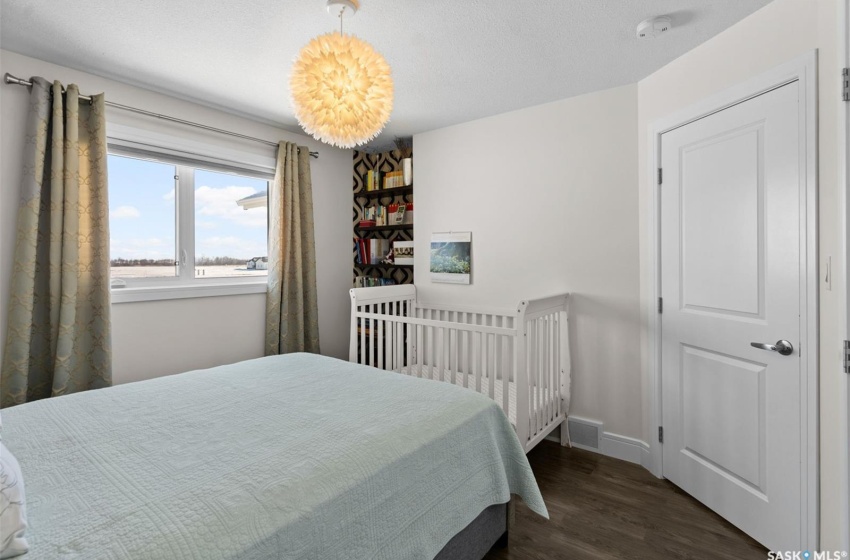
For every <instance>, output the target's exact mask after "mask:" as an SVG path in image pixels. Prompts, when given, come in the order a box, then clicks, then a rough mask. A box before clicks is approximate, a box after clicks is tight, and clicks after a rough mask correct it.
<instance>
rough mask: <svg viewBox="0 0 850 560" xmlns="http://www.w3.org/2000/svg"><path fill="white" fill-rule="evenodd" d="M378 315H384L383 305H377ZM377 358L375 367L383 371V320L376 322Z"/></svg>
mask: <svg viewBox="0 0 850 560" xmlns="http://www.w3.org/2000/svg"><path fill="white" fill-rule="evenodd" d="M378 313H379V314H381V315H383V314H384V313H386V310H385V306H384V304H383V303H381V304H378ZM377 334H378V356H377V361H376V363H377V367H378V369H384V320H383V319H381V320H379V321H378V333H377Z"/></svg>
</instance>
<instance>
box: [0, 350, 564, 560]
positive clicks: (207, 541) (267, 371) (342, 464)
mask: <svg viewBox="0 0 850 560" xmlns="http://www.w3.org/2000/svg"><path fill="white" fill-rule="evenodd" d="M3 441H4V442H5V444H6V445H7V447H8V448H9V449H10V450H11V451H12V453H14V454H15V455H16V456H17V458H18V461H19V462H20V464H21V469H22V471H23V475H24V482H25V484H26V493H27V513H28V516H29V529H28V531H27V539H28V540H29V543H30V552H29V553H28V554H27V555H26V556H23V557H22V559H23V560H29V559H36V558H37V559H39V560H40V559H52V558H61V559H63V560H64V559H86V560H96V559H110V560H117V559H134V560H135V559H197V560H214V559H239V560H260V559H264V560H269V559H275V560H277V559H289V558H299V559H302V558H303V559H310V560H331V559H346V560H355V559H359V558H375V559H386V560H401V559H407V558H422V559H430V558H433V556H434V555H436V553H437V552H439V550H440V549H441V548H442V547H443V546H444V545H445V544H446V542H448V540H449V539H450V538H451V537H452V536H453V535H454V534H455V533H457V532H458V531H460V530H461V529H462V528H463V527H465V526H466V525H467V524H469V523H470V522H471V521H472V520H473V519H474V518H475V517H476V516H477V515H478V514H479V513H480V512H481V511H482V510H483V509H484V508H486V507H487V506H490V505H492V504H496V503H504V502H507V501H508V500H509V498H510V494H518V495H519V496H521V497H522V498H523V499H524V500H525V502H526V503H527V504H528V505H529V506H530V507H531V509H532V510H534V511H536V512H537V513H539V514H540V515H543V516H547V512H546V507H545V505H544V504H543V500H542V498H541V496H540V492H539V490H538V488H537V484H536V482H535V480H534V476H533V474H532V472H531V468H530V467H529V465H528V462H527V460H526V458H525V454H524V453H523V451H522V448H521V447H520V444H519V442H518V440H517V438H516V435H515V434H514V431H513V429H512V428H511V425H510V423H509V422H508V420H507V418H505V415H504V414H503V413H502V411H501V409H500V408H499V407H498V406H497V405H496V404H495V403H494V402H492V401H491V400H490V399H488V398H487V397H485V396H482V395H479V394H477V393H475V392H473V391H471V390H468V389H463V388H460V387H456V386H454V385H451V384H449V383H439V382H434V381H428V380H423V379H417V378H413V377H408V376H405V375H400V374H394V373H387V372H383V371H378V370H376V369H373V368H368V367H364V366H360V365H357V364H351V363H348V362H343V361H340V360H335V359H332V358H326V357H321V356H314V355H310V354H290V355H286V356H274V357H269V358H260V359H257V360H250V361H246V362H241V363H238V364H233V365H229V366H222V367H217V368H212V369H208V370H202V371H193V372H189V373H185V374H181V375H174V376H169V377H163V378H159V379H155V380H151V381H145V382H141V383H132V384H128V385H120V386H117V387H112V388H109V389H100V390H96V391H89V392H86V393H79V394H75V395H70V396H65V397H58V398H53V399H47V400H43V401H37V402H33V403H30V404H25V405H21V406H17V407H13V408H9V409H5V410H3Z"/></svg>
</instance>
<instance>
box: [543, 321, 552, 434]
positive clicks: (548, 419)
mask: <svg viewBox="0 0 850 560" xmlns="http://www.w3.org/2000/svg"><path fill="white" fill-rule="evenodd" d="M551 396H552V316H551V315H547V316H546V392H545V393H544V394H543V399H544V401H543V402H545V403H546V409H545V410H546V425H547V426H548V425H549V423H550V422H551V421H552V399H551V398H550V397H551Z"/></svg>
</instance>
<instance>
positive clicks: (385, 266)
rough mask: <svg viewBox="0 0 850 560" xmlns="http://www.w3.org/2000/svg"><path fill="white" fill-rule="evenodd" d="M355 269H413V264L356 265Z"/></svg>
mask: <svg viewBox="0 0 850 560" xmlns="http://www.w3.org/2000/svg"><path fill="white" fill-rule="evenodd" d="M354 268H363V269H369V268H372V269H377V270H392V269H394V268H413V265H412V264H359V263H354Z"/></svg>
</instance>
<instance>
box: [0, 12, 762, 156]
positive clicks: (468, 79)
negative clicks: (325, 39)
mask: <svg viewBox="0 0 850 560" xmlns="http://www.w3.org/2000/svg"><path fill="white" fill-rule="evenodd" d="M769 2H770V0H516V1H514V2H508V1H506V0H424V1H416V2H415V1H413V0H361V10H360V12H359V13H358V14H357V15H356V17H354V18H353V19H350V20H348V21H347V22H346V32H351V33H354V34H355V35H358V36H359V37H361V38H362V39H365V40H367V41H369V42H371V43H372V44H373V46H374V47H375V48H376V49H377V50H378V51H379V52H381V53H382V54H383V55H384V56H385V57H386V59H387V60H388V61H389V63H390V65H391V66H392V68H393V76H394V79H395V108H394V111H393V115H392V120H391V122H390V124H389V125H388V127H387V129H386V130H385V131H384V133H383V134H382V135H381V137H379V138H378V139H377V140H376V142H375V143H373V145H372V147H373V148H380V147H383V146H385V145H386V144H387V143H388V142H389V141H390V140H391V139H392V136H394V135H405V136H406V135H411V134H414V133H419V132H424V131H427V130H432V129H435V128H440V127H443V126H448V125H452V124H456V123H460V122H466V121H470V120H473V119H476V118H481V117H485V116H489V115H494V114H498V113H503V112H506V111H511V110H514V109H519V108H522V107H529V106H532V105H538V104H540V103H545V102H548V101H554V100H557V99H563V98H566V97H570V96H574V95H579V94H582V93H587V92H590V91H596V90H601V89H606V88H610V87H614V86H619V85H624V84H628V83H632V82H636V81H637V80H639V79H641V78H643V77H645V76H647V75H648V74H650V73H652V72H653V71H655V70H656V69H658V68H660V67H661V66H663V65H665V64H666V63H668V62H670V61H671V60H673V59H675V58H677V57H679V56H680V55H682V54H684V53H685V52H687V51H688V50H690V49H692V48H694V47H695V46H697V45H699V44H700V43H702V42H704V41H705V40H707V39H708V38H710V37H712V36H714V35H716V34H717V33H719V32H720V31H722V30H723V29H726V28H727V27H729V26H731V25H732V24H734V23H735V22H736V21H738V20H740V19H742V18H743V17H745V16H747V15H749V14H750V13H752V12H754V11H756V10H757V9H759V8H760V7H762V6H764V5H765V4H767V3H769ZM324 5H325V2H324V0H74V1H57V0H0V10H2V11H0V15H2V18H1V19H2V25H0V46H2V48H4V49H8V50H11V51H14V52H18V53H21V54H24V55H28V56H32V57H35V58H39V59H42V60H46V61H49V62H53V63H56V64H60V65H63V66H68V67H71V68H76V69H78V70H83V71H86V72H90V73H92V74H98V75H101V76H104V77H108V78H113V79H116V80H120V81H123V82H127V83H131V84H135V85H139V86H142V87H145V88H148V89H153V90H156V91H160V92H163V93H168V94H171V95H175V96H178V97H182V98H186V99H191V100H195V101H199V102H201V103H203V104H205V105H210V106H213V107H219V108H224V109H225V110H228V111H231V112H233V113H236V114H241V115H245V116H249V117H251V118H254V119H257V120H261V121H266V122H271V123H275V124H278V125H282V126H283V127H284V128H288V129H291V130H298V127H297V123H296V121H295V120H294V118H293V116H292V110H291V109H290V106H289V96H288V93H287V85H286V84H287V80H288V75H289V68H290V66H291V63H292V61H293V59H294V57H295V55H296V54H297V53H298V51H299V49H300V47H301V46H303V45H304V44H305V43H307V41H308V40H309V39H310V38H311V37H313V36H315V35H318V34H320V33H325V32H328V31H331V30H333V29H335V28H337V20H336V19H335V18H332V17H331V16H329V15H328V14H327V12H326V11H325V9H324ZM663 14H667V15H670V16H671V17H672V18H673V22H674V28H673V29H672V31H670V32H668V33H667V34H665V35H664V36H663V37H661V38H659V39H655V40H645V41H639V40H637V39H635V26H636V25H637V23H638V22H640V21H641V20H643V19H646V18H648V17H652V16H657V15H663ZM47 78H48V79H49V78H50V77H49V76H47ZM107 93H108V92H107Z"/></svg>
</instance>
